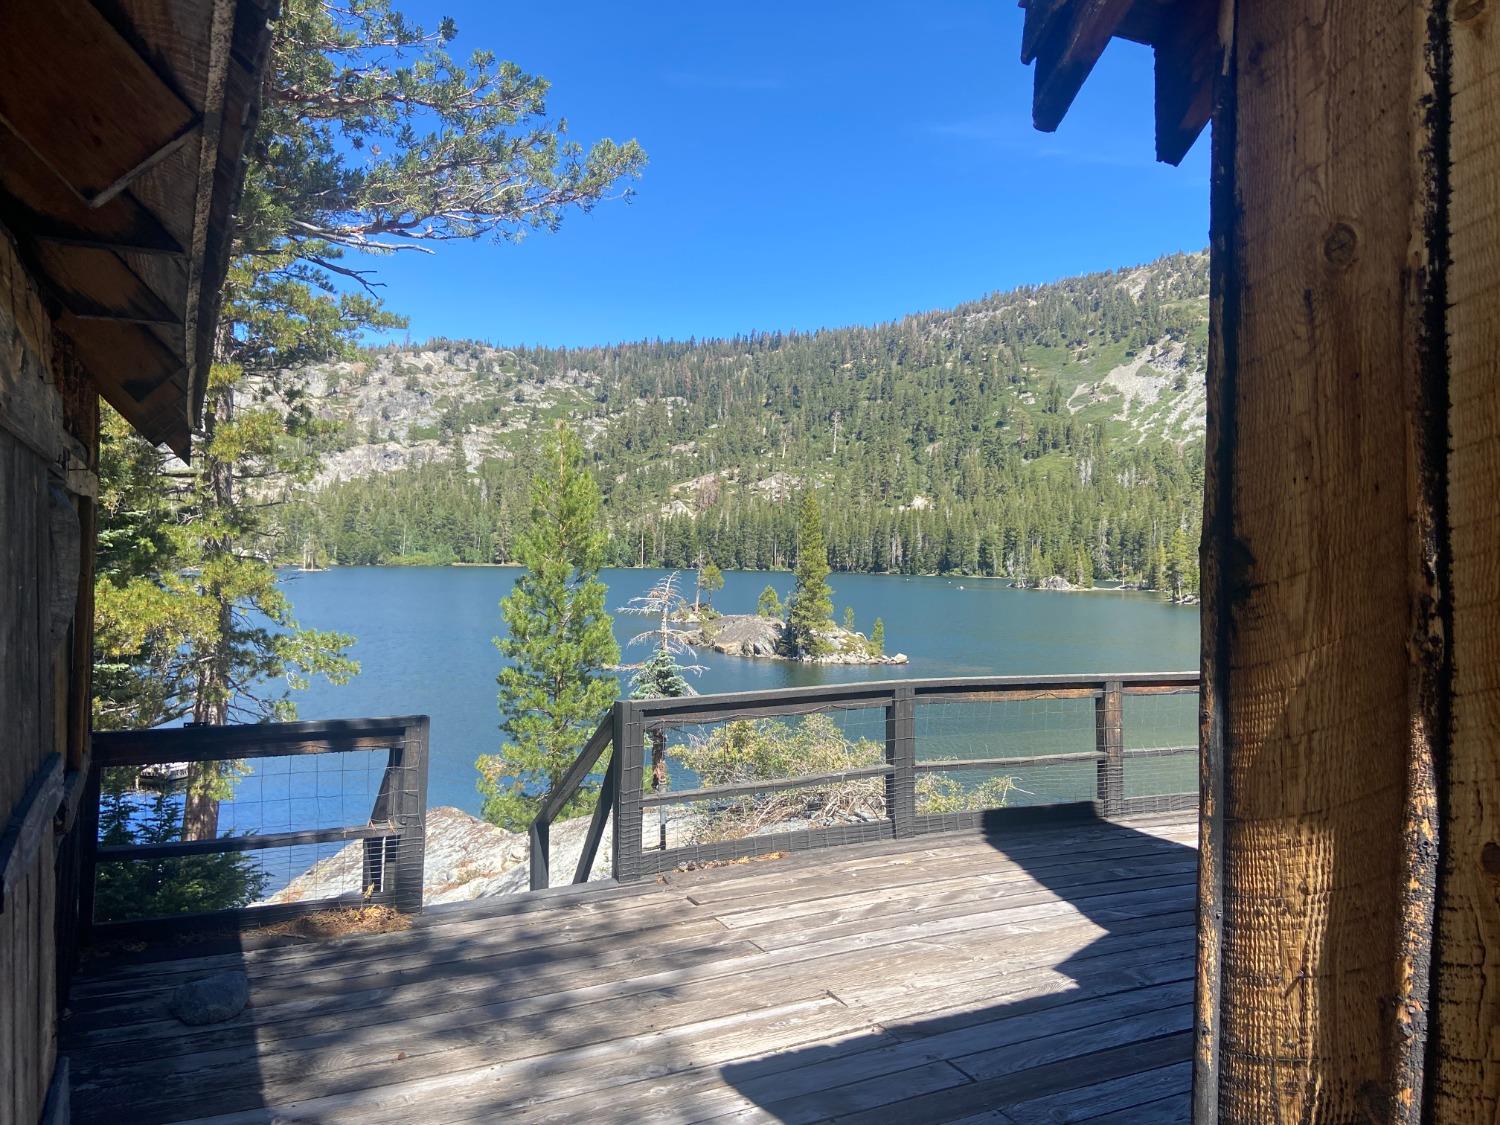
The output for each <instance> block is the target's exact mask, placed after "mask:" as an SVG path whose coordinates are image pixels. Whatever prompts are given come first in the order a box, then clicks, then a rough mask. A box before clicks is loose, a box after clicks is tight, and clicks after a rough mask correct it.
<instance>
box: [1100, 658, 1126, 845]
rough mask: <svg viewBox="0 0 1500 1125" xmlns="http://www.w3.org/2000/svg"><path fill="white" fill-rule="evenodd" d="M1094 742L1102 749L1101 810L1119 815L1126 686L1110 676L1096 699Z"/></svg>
mask: <svg viewBox="0 0 1500 1125" xmlns="http://www.w3.org/2000/svg"><path fill="white" fill-rule="evenodd" d="M1094 746H1095V749H1096V750H1097V751H1098V752H1099V755H1100V757H1099V764H1098V784H1097V792H1098V797H1099V811H1100V813H1102V814H1103V815H1104V816H1119V815H1120V811H1121V809H1122V808H1123V806H1124V804H1125V708H1124V688H1123V685H1122V684H1121V683H1120V681H1119V680H1109V681H1107V682H1106V683H1105V685H1104V690H1103V691H1102V692H1100V693H1099V695H1098V696H1097V697H1095V699H1094Z"/></svg>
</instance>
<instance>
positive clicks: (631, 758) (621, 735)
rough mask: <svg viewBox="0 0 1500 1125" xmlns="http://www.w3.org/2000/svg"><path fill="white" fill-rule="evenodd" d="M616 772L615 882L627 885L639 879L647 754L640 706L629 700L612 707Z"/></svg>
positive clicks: (613, 860)
mask: <svg viewBox="0 0 1500 1125" xmlns="http://www.w3.org/2000/svg"><path fill="white" fill-rule="evenodd" d="M614 727H615V737H614V743H615V749H614V753H615V757H616V758H618V759H619V762H620V766H619V769H618V770H616V771H615V779H616V782H615V783H616V785H617V786H618V791H617V792H618V795H617V797H616V798H615V819H614V839H613V841H612V843H613V849H614V854H613V857H612V862H613V865H614V869H615V878H616V879H618V880H619V881H620V882H622V883H624V882H628V881H630V880H632V879H638V878H640V876H641V795H642V793H641V785H642V776H643V772H644V771H643V767H644V764H645V763H644V756H645V753H646V743H645V728H644V726H643V725H642V723H641V710H640V706H639V705H638V704H636V703H634V702H633V701H631V700H629V699H621V700H618V701H617V702H616V703H615V714H614Z"/></svg>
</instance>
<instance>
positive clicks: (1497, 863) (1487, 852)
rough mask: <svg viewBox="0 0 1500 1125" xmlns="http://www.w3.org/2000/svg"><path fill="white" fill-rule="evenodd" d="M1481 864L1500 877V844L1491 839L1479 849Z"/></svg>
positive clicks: (1490, 872)
mask: <svg viewBox="0 0 1500 1125" xmlns="http://www.w3.org/2000/svg"><path fill="white" fill-rule="evenodd" d="M1479 866H1480V867H1482V868H1484V870H1485V871H1486V872H1487V873H1488V874H1490V875H1494V876H1495V877H1497V878H1500V844H1497V843H1495V842H1494V841H1493V840H1491V841H1490V842H1489V843H1488V844H1486V845H1485V846H1484V847H1483V848H1481V849H1480V850H1479Z"/></svg>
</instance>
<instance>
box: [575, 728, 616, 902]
mask: <svg viewBox="0 0 1500 1125" xmlns="http://www.w3.org/2000/svg"><path fill="white" fill-rule="evenodd" d="M619 776H620V755H619V754H611V755H610V756H609V766H608V768H607V769H605V771H604V783H603V784H602V785H600V786H599V800H598V801H597V802H595V804H594V815H593V816H592V817H590V818H589V831H588V835H587V836H586V837H584V841H583V850H582V851H580V852H579V853H578V866H577V867H576V868H574V869H573V882H575V883H587V882H588V881H589V872H590V871H592V870H593V867H594V856H596V855H597V854H598V853H599V841H600V840H602V839H604V823H605V821H607V820H608V819H609V816H610V813H611V812H613V811H614V808H615V803H616V801H617V800H618V799H619V795H620V786H619V781H618V779H619Z"/></svg>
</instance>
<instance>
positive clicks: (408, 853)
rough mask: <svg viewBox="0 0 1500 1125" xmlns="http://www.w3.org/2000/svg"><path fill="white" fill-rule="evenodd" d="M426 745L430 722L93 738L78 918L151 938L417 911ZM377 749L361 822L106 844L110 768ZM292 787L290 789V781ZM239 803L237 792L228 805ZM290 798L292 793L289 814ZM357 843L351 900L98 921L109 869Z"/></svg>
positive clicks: (88, 926)
mask: <svg viewBox="0 0 1500 1125" xmlns="http://www.w3.org/2000/svg"><path fill="white" fill-rule="evenodd" d="M427 740H428V720H427V716H425V715H414V716H407V717H402V718H387V719H334V720H326V721H315V722H299V723H266V724H257V725H243V726H186V727H178V728H171V729H158V730H144V731H111V732H108V733H99V734H96V735H94V738H93V754H92V764H91V766H90V771H89V776H88V781H87V786H86V789H85V793H84V798H83V802H82V805H81V807H80V815H81V816H82V817H83V818H84V825H83V831H82V840H83V855H82V858H81V862H82V872H81V879H80V903H79V913H80V918H81V923H82V925H83V927H84V929H85V930H86V931H90V932H94V933H100V934H103V933H117V934H124V933H126V932H132V933H134V932H145V931H149V932H151V933H153V934H155V933H167V932H171V931H174V930H188V929H210V928H215V927H234V928H243V927H248V926H254V925H263V924H266V923H271V922H277V921H283V920H286V919H289V918H293V917H297V916H300V915H305V914H308V913H311V912H314V911H320V910H328V909H337V908H341V907H347V906H350V905H358V904H361V903H374V904H384V905H389V906H392V907H394V908H396V909H397V910H400V911H403V912H416V911H420V910H421V909H422V876H423V866H424V852H425V823H426V806H427ZM380 750H385V751H387V756H386V760H385V764H384V766H383V767H379V766H376V767H374V768H378V769H380V770H381V774H380V781H379V785H378V789H377V791H376V793H375V796H374V798H373V800H372V801H371V808H370V814H369V817H368V819H367V820H366V821H365V822H364V823H359V824H341V825H335V826H329V825H320V826H317V827H309V828H298V829H294V830H290V831H277V832H255V833H249V834H240V835H235V834H229V835H218V834H217V833H215V834H214V835H213V836H211V837H209V838H204V839H171V840H165V841H162V842H151V843H140V842H127V843H101V842H100V836H99V821H100V802H101V782H102V778H103V774H104V771H106V770H112V769H120V768H122V767H130V768H134V769H140V768H142V767H151V766H156V767H164V766H168V765H177V764H182V765H185V766H187V767H188V768H189V770H191V769H192V767H193V766H195V765H201V764H202V763H213V762H222V763H242V762H253V761H257V760H264V759H270V758H305V757H307V756H310V755H336V754H345V753H353V752H359V751H364V752H369V751H380ZM377 762H378V759H377ZM290 768H291V767H290V766H289V771H290ZM340 780H342V778H341V779H340ZM288 784H289V786H290V781H289V782H288ZM234 799H235V797H234V795H233V794H232V793H231V796H230V800H231V801H233V800H234ZM299 799H301V800H308V799H316V798H308V797H302V798H299ZM292 800H293V798H292V797H291V796H290V790H289V796H288V798H287V802H288V807H289V810H290V808H291V804H292ZM351 841H363V842H364V847H363V850H362V863H361V870H360V872H359V889H358V890H354V889H352V888H351V889H350V890H348V891H346V892H345V893H341V894H337V895H330V896H324V897H319V898H315V899H311V900H306V901H295V902H279V903H269V904H261V905H246V906H241V907H235V908H231V909H223V910H216V911H197V912H186V913H182V914H175V915H171V916H168V917H161V918H143V919H132V920H129V921H103V920H96V919H95V909H94V908H95V890H96V886H97V877H98V871H99V868H100V867H101V866H103V865H107V864H112V863H129V862H132V861H142V860H170V859H177V858H184V857H189V856H205V855H215V854H225V853H234V852H264V851H266V850H268V849H274V848H295V847H305V846H308V845H326V844H342V843H348V842H351Z"/></svg>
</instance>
